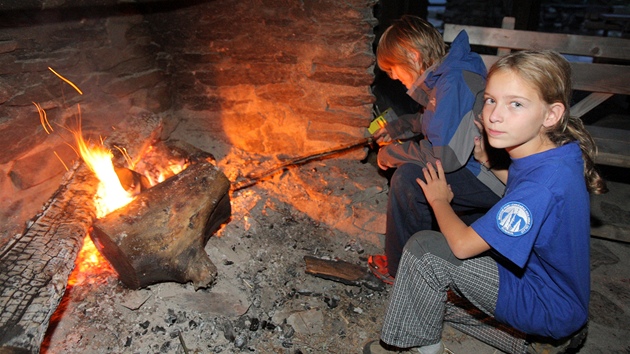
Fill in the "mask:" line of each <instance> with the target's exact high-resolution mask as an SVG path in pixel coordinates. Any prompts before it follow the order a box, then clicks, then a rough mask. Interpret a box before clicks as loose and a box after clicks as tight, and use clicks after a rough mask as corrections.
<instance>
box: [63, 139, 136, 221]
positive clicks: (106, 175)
mask: <svg viewBox="0 0 630 354" xmlns="http://www.w3.org/2000/svg"><path fill="white" fill-rule="evenodd" d="M74 135H75V140H76V143H77V148H78V151H79V155H81V157H82V158H83V161H85V164H86V165H87V166H88V167H89V168H90V170H92V172H94V174H95V175H96V177H97V178H98V179H99V181H100V183H99V186H98V190H97V192H96V197H95V200H94V202H95V203H96V217H97V218H101V217H103V216H105V215H107V214H109V213H111V212H112V211H114V210H116V209H119V208H121V207H123V206H125V205H127V204H129V203H130V202H131V201H132V200H133V199H134V198H133V195H132V194H131V193H130V192H128V191H126V190H125V189H124V188H123V186H122V184H121V183H120V179H118V175H116V171H115V170H114V164H113V163H112V158H113V157H114V155H113V154H112V152H111V150H109V149H107V148H106V147H104V146H103V145H102V144H100V145H94V144H92V145H88V143H86V141H85V140H84V139H83V136H82V134H81V130H80V129H79V130H78V131H76V132H75V133H74Z"/></svg>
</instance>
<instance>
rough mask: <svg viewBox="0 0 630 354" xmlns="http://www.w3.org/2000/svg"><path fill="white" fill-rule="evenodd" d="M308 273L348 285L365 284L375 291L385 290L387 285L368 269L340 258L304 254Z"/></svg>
mask: <svg viewBox="0 0 630 354" xmlns="http://www.w3.org/2000/svg"><path fill="white" fill-rule="evenodd" d="M304 262H306V274H311V275H314V276H317V277H320V278H323V279H328V280H333V281H337V282H340V283H343V284H347V285H354V286H362V285H363V286H365V287H366V288H368V289H372V290H375V291H383V290H385V285H384V283H383V282H382V281H380V280H378V279H377V278H376V277H375V276H374V275H373V274H372V273H370V271H369V270H368V269H366V268H365V267H361V266H359V265H356V264H352V263H350V262H346V261H342V260H339V259H334V260H332V259H322V258H317V257H312V256H304Z"/></svg>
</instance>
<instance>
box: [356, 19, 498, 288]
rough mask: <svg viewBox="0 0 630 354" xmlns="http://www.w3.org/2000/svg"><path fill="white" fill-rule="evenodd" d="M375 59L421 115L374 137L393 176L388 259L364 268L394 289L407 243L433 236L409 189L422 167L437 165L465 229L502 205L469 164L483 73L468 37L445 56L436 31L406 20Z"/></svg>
mask: <svg viewBox="0 0 630 354" xmlns="http://www.w3.org/2000/svg"><path fill="white" fill-rule="evenodd" d="M376 56H377V62H378V66H379V67H380V68H381V69H382V70H383V71H385V72H387V73H388V74H389V76H390V77H392V78H393V79H395V80H399V81H401V82H402V83H403V84H404V85H405V86H406V87H407V89H408V92H407V93H408V94H409V96H411V97H412V98H413V99H414V100H416V101H417V102H418V103H419V104H420V105H421V106H422V107H423V110H422V111H421V112H418V114H415V115H405V116H401V117H400V118H399V119H397V120H394V121H391V122H389V123H388V124H387V125H386V126H385V127H383V128H382V129H380V130H378V131H376V132H375V133H374V137H375V138H376V139H377V142H379V145H381V144H382V146H381V147H380V149H379V151H378V157H377V158H378V165H379V166H380V167H381V168H382V169H388V168H396V171H395V172H394V174H393V175H392V178H391V180H390V191H389V200H388V207H387V225H386V232H385V255H373V256H370V258H369V259H368V265H369V266H370V269H371V270H372V272H373V273H374V274H375V275H377V276H378V277H379V278H380V279H381V280H383V281H385V282H386V283H390V284H391V283H392V282H393V279H394V277H395V275H396V271H397V270H398V262H399V260H400V256H401V255H402V249H403V247H404V245H405V243H406V242H407V240H409V238H410V237H411V235H413V234H414V233H416V232H418V231H421V230H430V229H434V228H435V219H434V218H433V216H432V214H431V208H430V207H429V204H428V203H427V202H426V200H425V199H424V195H423V194H422V190H421V189H420V187H419V186H418V185H417V184H416V183H414V181H415V179H416V178H418V177H422V168H423V167H425V166H426V165H427V164H428V163H433V164H434V163H435V161H437V160H440V161H441V162H442V166H443V168H444V171H446V173H447V175H446V178H447V180H448V182H449V184H451V186H452V188H453V189H454V192H455V198H454V200H453V207H454V208H455V209H456V211H457V212H458V213H459V214H460V215H465V216H468V218H467V221H468V222H469V223H470V222H472V221H473V220H474V219H475V218H476V217H479V216H481V215H483V213H484V212H485V211H487V209H489V208H490V207H492V205H494V203H496V202H497V201H498V200H499V198H500V196H501V195H503V191H504V188H505V186H504V185H503V184H502V183H501V182H500V181H499V180H498V179H497V178H496V177H495V176H494V175H493V174H492V173H491V172H489V171H488V170H487V169H486V168H482V166H481V164H480V163H479V162H477V161H476V160H475V159H474V158H473V156H472V151H473V148H474V139H475V137H476V136H477V135H479V133H478V129H477V127H476V126H475V124H474V122H475V118H476V117H477V116H478V115H479V113H480V110H481V106H482V99H483V98H482V96H483V89H484V87H485V83H486V80H485V78H486V67H485V65H484V63H483V61H482V60H481V57H480V56H479V55H478V54H476V53H473V52H471V50H470V45H469V43H468V35H467V34H466V32H464V31H462V32H461V33H460V34H459V35H458V36H457V37H456V38H455V40H454V41H453V43H452V44H451V46H450V49H449V51H448V53H447V52H446V45H445V43H444V40H443V39H442V35H441V34H440V33H439V32H438V31H437V29H436V28H435V27H433V25H431V24H430V23H429V22H427V21H425V20H423V19H421V18H419V17H414V16H409V15H407V16H403V17H402V18H401V19H400V20H398V21H396V22H394V24H393V25H392V26H390V27H389V28H388V29H387V30H386V31H385V32H384V33H383V35H382V37H381V39H380V40H379V44H378V47H377V54H376ZM414 137H416V139H413V138H414Z"/></svg>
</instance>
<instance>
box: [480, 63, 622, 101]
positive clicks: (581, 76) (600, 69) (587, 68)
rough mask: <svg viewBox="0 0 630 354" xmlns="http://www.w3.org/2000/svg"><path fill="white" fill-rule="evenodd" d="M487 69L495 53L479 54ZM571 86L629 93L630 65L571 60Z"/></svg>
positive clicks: (579, 88)
mask: <svg viewBox="0 0 630 354" xmlns="http://www.w3.org/2000/svg"><path fill="white" fill-rule="evenodd" d="M481 58H482V59H483V62H484V63H485V64H486V67H487V68H488V69H489V68H490V67H491V66H492V64H494V63H495V62H496V61H497V60H499V58H500V57H499V56H496V55H487V54H483V55H481ZM571 73H572V77H571V80H572V81H573V88H574V89H575V90H580V91H590V92H606V93H614V94H619V95H630V85H628V83H629V82H630V66H628V65H613V64H593V63H578V62H571Z"/></svg>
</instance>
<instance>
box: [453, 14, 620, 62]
mask: <svg viewBox="0 0 630 354" xmlns="http://www.w3.org/2000/svg"><path fill="white" fill-rule="evenodd" d="M462 30H466V32H467V33H468V37H469V38H470V44H473V45H483V46H487V47H494V48H503V47H505V48H512V49H517V50H521V49H554V50H556V51H558V52H560V53H562V54H571V55H581V56H588V57H594V58H600V57H601V58H609V59H621V60H628V58H630V46H629V45H628V39H625V38H615V37H597V36H583V35H575V34H562V33H543V32H533V31H520V30H510V29H503V28H489V27H479V26H465V25H455V24H450V23H447V24H444V41H445V42H452V41H453V40H454V39H455V36H457V34H458V33H459V32H460V31H462Z"/></svg>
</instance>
